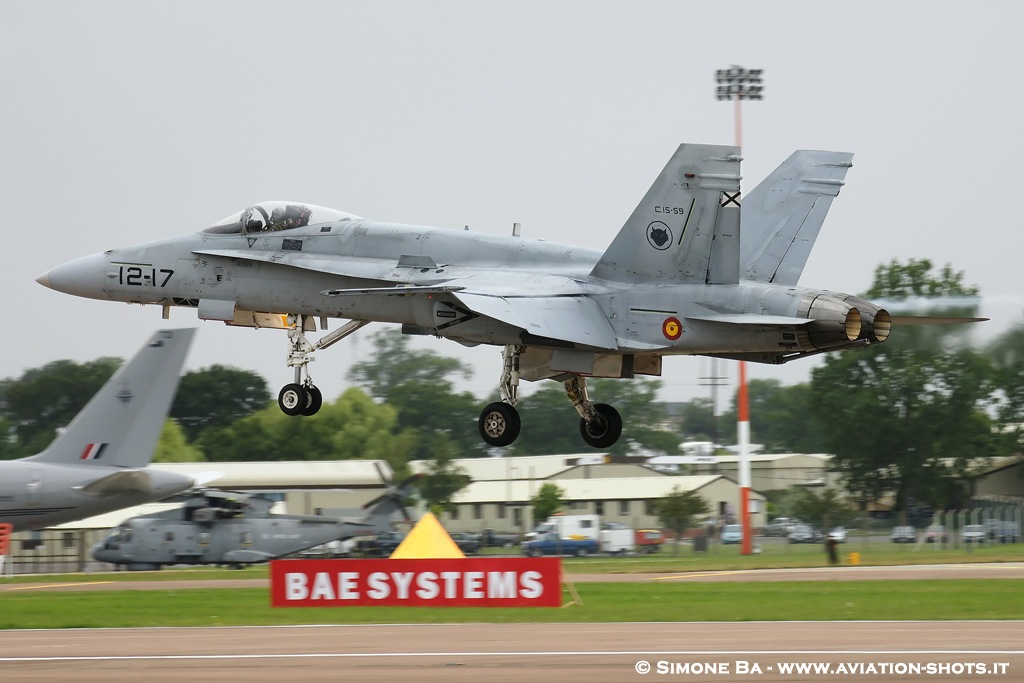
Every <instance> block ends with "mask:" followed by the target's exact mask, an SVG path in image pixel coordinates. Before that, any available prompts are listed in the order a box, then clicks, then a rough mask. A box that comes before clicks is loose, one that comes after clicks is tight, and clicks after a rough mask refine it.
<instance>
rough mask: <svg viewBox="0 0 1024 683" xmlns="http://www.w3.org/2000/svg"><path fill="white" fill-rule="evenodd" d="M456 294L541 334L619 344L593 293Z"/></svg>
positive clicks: (483, 311) (577, 341) (606, 345)
mask: <svg viewBox="0 0 1024 683" xmlns="http://www.w3.org/2000/svg"><path fill="white" fill-rule="evenodd" d="M453 296H454V297H455V298H456V299H458V300H459V301H461V302H462V303H463V305H465V306H466V308H468V309H469V310H471V311H473V312H474V313H478V314H480V315H485V316H487V317H489V318H494V319H495V320H500V321H501V322H504V323H508V324H509V325H514V326H515V327H521V328H522V329H524V330H526V331H527V332H528V333H529V334H531V335H535V336H537V337H546V338H549V339H558V340H561V341H566V342H572V343H574V344H584V345H586V346H593V347H596V348H599V349H615V348H618V343H617V342H616V338H615V332H614V331H613V330H612V327H611V325H609V324H608V318H607V317H606V316H605V314H604V312H603V311H602V310H601V308H600V306H598V305H597V302H595V301H594V300H593V299H591V298H590V297H584V296H493V295H487V294H474V293H470V292H467V291H461V292H455V293H454V295H453Z"/></svg>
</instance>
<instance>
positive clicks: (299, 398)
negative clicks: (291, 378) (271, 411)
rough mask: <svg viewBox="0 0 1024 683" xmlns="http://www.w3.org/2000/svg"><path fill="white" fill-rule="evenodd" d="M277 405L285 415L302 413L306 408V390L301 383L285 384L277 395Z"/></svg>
mask: <svg viewBox="0 0 1024 683" xmlns="http://www.w3.org/2000/svg"><path fill="white" fill-rule="evenodd" d="M277 405H278V406H279V407H280V408H281V412H282V413H284V414H285V415H302V411H303V410H305V409H306V390H305V389H303V388H302V385H301V384H286V385H284V388H283V389H281V393H280V394H278V395H277Z"/></svg>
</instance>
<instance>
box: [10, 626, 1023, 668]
mask: <svg viewBox="0 0 1024 683" xmlns="http://www.w3.org/2000/svg"><path fill="white" fill-rule="evenodd" d="M646 666H649V667H650V671H649V673H646V674H643V673H638V671H643V670H644V669H645V667H646ZM815 666H824V667H828V672H827V673H817V674H815V673H811V671H813V667H815ZM787 667H788V668H787ZM800 667H806V668H807V669H808V673H807V674H806V675H801V674H799V673H798V672H799V670H800ZM929 667H930V668H931V669H932V670H933V671H934V673H932V674H929V673H927V672H928V670H929ZM981 667H984V669H982V668H981ZM968 670H970V671H973V672H975V673H977V672H978V671H984V672H985V673H984V674H977V677H980V678H994V679H997V680H998V679H1002V680H1006V681H1017V680H1021V678H1022V677H1024V622H1020V621H1014V622H938V623H936V622H812V623H805V622H778V623H775V622H773V623H761V622H746V623H671V624H663V623H659V624H650V623H630V624H456V625H447V624H445V625H375V626H308V627H249V628H234V627H222V628H180V629H163V628H156V629H83V630H61V631H7V632H4V633H3V634H2V636H0V679H2V680H4V681H18V682H22V681H24V682H32V681H55V680H61V681H87V682H91V681H97V682H98V681H106V682H121V681H146V682H154V683H156V682H162V681H176V682H180V681H182V680H189V681H225V680H230V681H286V680H293V681H311V680H316V681H325V680H344V681H376V682H378V683H379V682H380V681H446V682H450V683H451V682H456V681H481V680H485V681H488V682H489V683H504V682H518V681H530V680H534V681H559V682H560V683H561V682H569V681H587V682H589V683H603V682H608V681H640V680H649V679H665V678H671V679H674V680H685V681H758V682H766V681H791V680H806V681H824V680H831V681H836V680H842V681H849V680H857V679H863V680H874V681H882V680H929V681H962V680H969V679H972V678H974V676H972V675H971V674H970V673H969V671H968ZM659 671H661V673H659ZM901 671H918V672H919V673H918V674H916V675H905V674H902V673H898V672H901ZM990 672H991V673H990Z"/></svg>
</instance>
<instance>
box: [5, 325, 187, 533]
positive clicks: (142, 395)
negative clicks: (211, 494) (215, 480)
mask: <svg viewBox="0 0 1024 683" xmlns="http://www.w3.org/2000/svg"><path fill="white" fill-rule="evenodd" d="M194 333H195V330H162V331H160V332H157V333H156V334H154V335H153V336H152V337H150V339H149V341H148V342H146V345H145V346H143V347H142V349H141V350H140V351H139V352H138V353H137V354H136V355H135V357H134V358H132V360H130V361H129V362H128V363H126V364H125V365H123V366H122V367H121V368H120V369H119V370H118V371H117V372H116V373H114V375H113V377H111V378H110V380H109V381H108V382H107V383H106V384H105V385H103V387H102V388H101V389H100V390H99V393H97V394H96V395H95V396H94V397H93V398H92V400H90V401H89V403H88V404H87V405H86V406H85V408H83V409H82V412H80V413H79V414H78V415H77V416H76V417H75V419H74V420H72V421H71V424H69V425H68V426H67V428H66V429H65V430H64V431H63V432H62V433H61V434H60V435H59V436H58V437H57V438H56V439H54V441H53V443H51V444H50V445H49V447H48V448H47V449H46V450H44V451H43V452H42V453H39V454H38V455H34V456H31V457H28V458H23V459H21V460H10V461H4V462H0V522H7V523H10V524H12V525H13V527H14V531H24V530H32V529H42V528H45V527H50V526H54V525H57V524H63V523H65V522H70V521H74V520H78V519H84V518H86V517H91V516H93V515H98V514H102V513H105V512H111V511H114V510H119V509H121V508H126V507H131V506H133V505H140V504H142V503H148V502H150V501H155V500H161V499H163V498H167V497H168V496H172V495H174V494H176V493H180V492H181V491H185V490H187V489H189V488H192V487H193V486H195V485H196V481H195V480H194V479H193V478H191V477H186V476H182V475H180V474H174V473H171V472H162V471H159V470H154V469H151V468H149V467H147V465H149V463H150V460H152V458H153V450H154V449H155V448H156V442H157V439H158V438H159V437H160V431H161V430H162V429H163V425H164V420H166V418H167V411H168V410H169V409H170V407H171V401H172V400H173V398H174V394H175V392H176V391H177V389H178V379H179V374H180V373H181V367H182V364H183V363H184V361H185V354H186V352H187V351H188V348H189V345H190V344H191V342H192V337H193V335H194Z"/></svg>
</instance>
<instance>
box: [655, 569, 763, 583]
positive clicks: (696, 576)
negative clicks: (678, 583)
mask: <svg viewBox="0 0 1024 683" xmlns="http://www.w3.org/2000/svg"><path fill="white" fill-rule="evenodd" d="M752 571H759V570H756V569H737V570H735V571H728V572H714V571H711V572H687V573H686V574H673V575H672V576H655V577H653V578H651V579H649V580H650V581H667V580H669V579H699V578H701V577H704V576H729V575H731V574H749V573H750V572H752Z"/></svg>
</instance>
